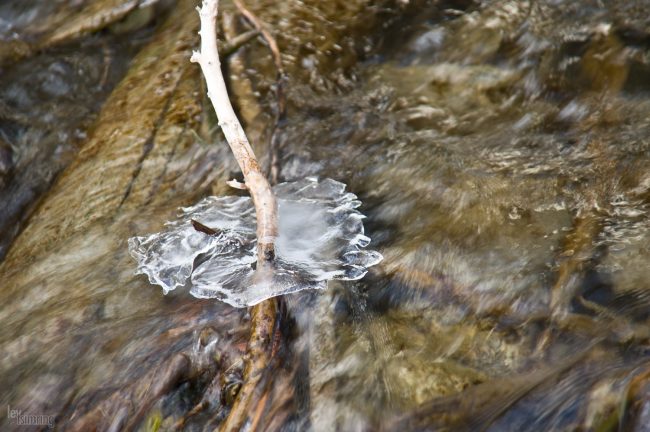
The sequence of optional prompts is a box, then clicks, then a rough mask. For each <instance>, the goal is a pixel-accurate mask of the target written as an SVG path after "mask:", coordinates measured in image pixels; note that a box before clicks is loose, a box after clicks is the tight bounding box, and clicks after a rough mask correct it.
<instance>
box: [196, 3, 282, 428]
mask: <svg viewBox="0 0 650 432" xmlns="http://www.w3.org/2000/svg"><path fill="white" fill-rule="evenodd" d="M218 6H219V1H218V0H203V4H202V6H201V8H200V9H198V11H199V16H200V18H201V30H200V31H199V34H200V35H201V51H195V52H194V53H193V54H192V58H191V61H192V62H195V63H198V64H199V65H200V66H201V70H202V71H203V75H204V76H205V80H206V83H207V87H208V97H209V98H210V101H211V102H212V105H213V106H214V110H215V111H216V113H217V118H218V119H219V124H220V125H221V129H222V130H223V134H224V136H225V137H226V141H228V145H230V149H231V150H232V152H233V154H234V155H235V158H236V159H237V163H238V164H239V167H240V168H241V170H242V172H243V173H244V181H245V182H246V187H247V188H248V190H249V192H250V194H251V197H252V198H253V204H254V205H255V213H256V218H257V270H256V271H257V273H258V275H261V276H262V277H268V276H269V275H272V272H273V268H272V264H273V260H274V258H275V239H276V237H277V235H278V221H277V203H276V201H275V196H274V195H273V192H272V191H271V186H270V185H269V182H268V181H267V180H266V177H264V175H263V174H262V171H261V169H260V166H259V164H258V162H257V159H256V158H255V154H254V153H253V149H252V148H251V145H250V143H249V142H248V138H246V134H245V133H244V129H243V128H242V126H241V124H240V123H239V120H238V119H237V116H236V115H235V112H234V110H233V108H232V105H231V103H230V99H229V98H228V92H227V90H226V83H225V82H224V79H223V74H222V73H221V63H220V61H219V52H218V51H217V12H218ZM276 314H277V307H276V301H275V299H269V300H266V301H263V302H261V303H259V304H257V305H256V306H254V307H253V309H252V311H251V333H250V337H249V340H248V347H247V351H248V352H247V360H246V367H245V369H244V384H243V385H242V387H241V389H240V390H239V393H238V394H237V399H236V400H235V402H234V404H233V406H232V408H231V410H230V413H229V415H228V417H227V418H226V420H225V421H224V422H223V423H222V425H221V428H220V429H221V430H222V431H236V430H241V429H242V427H243V426H244V425H245V424H246V423H247V422H249V421H250V420H249V417H250V414H251V413H252V412H254V410H252V406H253V404H254V401H255V399H256V397H257V396H258V386H260V384H263V383H265V380H264V379H263V378H264V372H265V371H266V370H267V367H268V365H269V363H270V359H271V357H272V355H271V348H272V341H273V334H274V332H275V326H276Z"/></svg>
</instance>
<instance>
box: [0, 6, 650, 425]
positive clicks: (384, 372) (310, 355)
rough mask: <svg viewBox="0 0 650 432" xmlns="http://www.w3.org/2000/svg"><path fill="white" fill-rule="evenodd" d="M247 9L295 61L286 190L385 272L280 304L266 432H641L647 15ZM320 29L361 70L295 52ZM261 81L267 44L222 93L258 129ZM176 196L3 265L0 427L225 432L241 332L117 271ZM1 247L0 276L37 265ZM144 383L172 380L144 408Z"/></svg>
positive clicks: (580, 9) (218, 309)
mask: <svg viewBox="0 0 650 432" xmlns="http://www.w3.org/2000/svg"><path fill="white" fill-rule="evenodd" d="M250 3H253V2H250ZM263 3H264V2H260V3H259V4H255V5H251V8H252V9H254V10H255V12H256V13H258V14H259V15H260V17H262V18H263V19H265V20H266V21H267V22H268V23H269V25H270V26H271V27H272V28H281V29H282V30H283V31H284V33H283V36H282V38H280V42H281V49H283V55H284V56H285V58H284V61H285V62H287V63H288V64H289V63H290V64H291V65H293V66H294V68H295V65H296V63H295V59H296V58H301V59H304V61H303V63H302V64H303V66H301V68H303V67H304V69H300V71H299V72H295V73H293V72H291V70H292V69H291V67H288V70H289V71H290V72H291V73H293V75H291V76H290V78H292V79H290V85H289V87H288V90H289V93H288V100H289V113H288V119H287V123H286V124H284V125H283V136H282V143H283V145H282V146H281V161H282V163H281V166H282V170H281V177H282V178H283V180H288V181H293V180H297V179H300V178H304V177H306V176H318V177H321V178H323V177H330V178H334V179H337V180H340V181H343V182H345V183H347V184H348V185H349V190H350V191H352V192H353V193H355V194H357V195H358V196H359V198H360V199H361V200H362V201H363V203H364V205H363V206H362V207H361V209H360V210H361V211H362V212H363V214H365V215H367V216H368V218H367V220H366V223H365V225H366V232H367V234H368V235H369V236H370V237H372V239H373V244H372V247H373V248H375V249H377V250H379V251H380V252H381V253H382V255H383V256H384V261H383V262H382V263H381V264H380V265H378V266H377V267H374V268H373V269H371V271H370V272H369V274H368V275H366V277H365V278H364V279H362V280H360V281H346V282H343V281H337V282H331V283H330V284H329V289H328V290H326V291H324V292H303V293H299V294H294V295H289V296H287V297H286V298H285V311H284V312H283V316H282V320H281V321H282V322H283V323H284V325H285V326H286V329H285V331H284V333H283V336H284V347H285V351H282V354H281V355H280V357H279V358H280V360H279V363H281V367H279V369H278V370H276V371H274V374H273V378H272V382H274V383H275V386H276V387H275V390H274V391H275V392H273V391H272V390H269V392H270V393H269V394H271V396H270V397H269V399H268V400H267V402H266V403H267V405H266V408H265V411H264V413H265V418H266V419H267V420H265V422H263V423H261V424H263V425H266V427H267V428H269V429H279V430H291V429H290V428H291V427H294V428H298V429H301V430H302V429H306V428H312V429H313V430H378V429H382V428H383V429H385V430H399V429H402V430H481V429H485V430H495V431H497V430H576V429H581V430H615V429H617V428H619V427H620V428H622V429H625V430H638V431H641V430H645V429H644V428H645V427H647V424H648V423H649V422H650V414H649V413H650V384H649V381H648V377H650V372H649V368H648V364H649V363H648V362H649V361H650V357H649V354H650V352H649V351H648V338H649V337H650V327H649V326H648V324H649V323H648V319H649V318H650V313H649V312H650V285H649V282H648V281H650V265H648V263H649V262H650V249H649V247H648V244H650V238H649V235H650V230H649V228H650V222H649V220H650V219H649V218H648V211H650V201H649V200H650V171H649V170H648V166H649V162H650V161H649V160H648V159H649V156H650V146H649V143H650V140H649V139H648V137H650V121H649V120H648V119H650V91H649V90H650V78H649V77H650V75H649V74H648V72H650V60H649V58H650V57H649V55H650V42H649V41H650V33H648V21H647V13H645V12H644V11H645V10H646V9H647V4H646V2H644V1H629V2H606V4H603V3H602V2H597V1H590V0H581V1H577V2H562V1H535V2H532V1H531V2H527V1H526V2H519V1H517V2H515V1H512V2H509V1H486V2H465V1H457V2H456V1H446V2H443V4H441V5H430V4H429V3H427V2H424V3H422V4H420V3H418V2H413V3H414V4H415V3H418V4H417V6H418V7H419V8H420V9H419V11H418V13H413V11H412V10H410V9H408V7H406V6H403V5H402V6H398V5H396V4H393V3H392V2H385V4H386V5H388V6H390V8H388V9H386V11H390V14H388V12H385V11H375V12H376V16H377V17H379V18H377V19H378V20H379V21H380V22H381V20H382V19H385V20H386V21H385V22H386V25H385V26H384V30H382V31H383V32H384V33H381V32H377V31H376V30H377V28H375V27H372V26H370V24H368V26H364V25H362V24H361V23H359V22H358V21H355V19H354V18H351V17H350V16H348V15H345V14H344V15H342V17H341V18H340V21H336V19H337V18H336V15H333V12H332V11H329V9H328V7H327V6H326V5H327V4H329V2H316V3H314V2H287V5H286V8H287V11H285V13H286V16H287V17H288V18H287V19H286V20H284V21H282V20H281V19H280V18H278V16H277V14H278V9H274V8H273V7H271V6H267V7H266V8H265V7H264V6H265V5H264V4H263ZM399 3H400V4H402V3H404V2H399ZM407 3H408V2H407ZM363 4H365V3H364V2H361V1H360V2H350V5H355V6H358V5H363ZM350 8H352V6H350ZM383 13H386V14H387V15H382V14H383ZM373 16H375V15H373ZM396 17H397V18H396ZM328 20H329V21H328ZM324 22H325V23H329V24H328V26H331V27H328V28H330V32H329V33H328V35H329V36H331V37H338V36H337V35H339V33H341V32H343V30H345V29H346V28H347V29H351V30H349V31H350V34H351V35H353V36H354V37H355V38H356V39H357V40H361V39H362V38H366V39H363V40H364V41H365V42H367V45H368V49H367V50H364V49H361V50H357V48H358V45H354V44H349V45H345V44H343V42H341V44H342V45H340V46H339V45H337V44H336V42H334V41H325V42H323V44H322V46H318V45H316V44H314V43H312V41H311V39H309V38H310V37H311V36H310V34H311V33H313V32H308V31H307V30H306V29H308V28H309V26H312V27H316V28H318V26H323V25H324V24H323V23H324ZM332 23H336V25H335V24H332ZM337 25H338V27H337ZM292 26H293V27H296V28H297V30H295V31H294V32H293V33H292V31H291V28H293V27H292ZM370 29H372V30H373V36H368V35H367V34H364V31H365V32H367V31H369V30H370ZM292 35H294V36H295V39H292ZM296 35H297V36H296ZM377 35H380V36H377ZM300 38H304V39H305V40H307V42H305V41H304V40H302V39H300ZM348 38H349V37H348V36H346V37H342V40H343V41H349V39H348ZM336 46H339V49H340V50H341V51H340V52H341V53H342V54H341V60H340V61H336V60H332V59H331V56H334V55H335V52H336V50H337V49H336ZM350 53H355V55H356V56H358V57H359V58H360V59H361V61H359V62H358V63H356V57H355V62H350V61H349V60H350V56H351V54H350ZM267 60H268V57H267V52H266V51H265V48H264V47H263V46H262V45H254V46H250V47H247V48H246V50H245V51H244V52H242V53H240V54H239V56H238V57H237V58H236V59H235V61H237V62H240V66H242V67H241V68H240V69H239V70H242V71H243V73H244V75H243V76H238V77H237V79H238V80H240V82H239V84H241V81H245V80H250V83H251V85H252V86H253V89H252V90H253V92H258V93H259V95H260V97H261V98H262V102H261V103H262V108H263V109H265V108H266V107H267V106H272V105H273V101H272V99H271V95H272V93H273V92H272V91H271V90H272V88H273V87H272V86H273V83H274V79H275V76H274V74H273V71H272V70H270V69H268V68H269V65H268V64H267V65H266V66H261V65H262V64H266V63H267ZM27 61H29V60H26V62H27ZM319 65H322V66H319ZM319 67H320V68H319ZM305 72H306V73H305ZM48 76H49V75H48ZM51 76H52V77H53V79H54V78H55V77H56V76H57V75H56V71H53V73H52V74H51ZM192 79H195V78H192ZM190 81H191V80H190ZM239 84H237V86H235V87H236V88H238V89H240V88H242V87H241V86H239ZM2 88H3V89H7V88H9V87H8V86H7V85H3V87H2ZM5 91H6V90H5ZM3 94H4V93H3ZM240 100H241V101H247V102H250V100H249V99H245V95H244V96H242V99H240ZM240 103H242V102H240ZM0 115H1V113H0ZM170 117H171V116H170ZM257 120H258V121H259V122H262V124H264V123H263V122H264V121H268V118H266V117H265V116H264V115H261V116H258V118H257ZM251 127H252V128H253V129H255V127H259V128H262V126H255V125H251ZM35 129H36V126H34V130H35ZM7 130H11V129H6V128H3V129H0V131H4V132H3V133H5V134H6V133H7V132H6V131H7ZM30 130H32V129H30ZM170 130H172V129H170ZM196 130H198V131H200V128H199V127H197V128H196ZM166 134H171V132H166ZM260 135H262V136H263V133H260ZM165 136H167V135H165ZM199 136H200V134H199V135H193V136H192V140H194V143H193V144H192V145H194V146H196V145H198V146H201V145H202V144H201V139H200V138H198V137H199ZM0 138H2V136H0ZM153 148H154V150H152V152H153V153H152V154H154V153H155V151H160V150H159V149H161V148H164V147H161V146H160V145H158V144H157V145H156V146H154V147H153ZM192 148H194V147H192V146H189V147H188V149H185V153H183V154H184V155H183V156H176V153H173V152H169V153H164V154H165V155H166V156H165V157H166V158H167V159H165V158H163V159H162V160H166V161H167V162H168V163H169V165H168V166H169V169H170V172H171V173H174V174H173V175H172V174H170V173H169V172H168V173H166V174H161V175H160V178H163V179H166V178H167V177H165V176H170V175H171V176H172V177H173V176H174V175H176V176H180V177H181V178H193V176H199V177H201V175H199V174H197V173H203V172H204V168H202V167H201V164H200V158H199V161H196V160H194V159H192V160H194V162H192V163H185V164H183V163H181V162H177V161H184V160H185V159H187V158H191V157H190V156H187V154H188V153H191V150H189V149H192ZM109 154H110V153H109ZM168 154H171V155H169V156H167V155H168ZM201 154H205V153H201ZM141 155H142V152H141V151H140V149H138V152H137V154H136V156H135V159H138V158H139V157H143V158H144V159H145V164H144V165H143V167H144V168H143V169H144V170H146V169H147V166H148V165H147V164H146V158H147V157H148V153H145V154H144V156H141ZM175 158H178V159H175ZM184 158H185V159H184ZM224 160H225V159H224ZM166 166H167V165H166ZM228 169H230V168H228ZM126 172H127V173H128V175H129V176H130V175H131V174H132V171H128V170H127V171H126ZM181 172H183V174H180V173H181ZM120 175H121V174H120ZM136 176H137V174H136ZM182 176H185V177H182ZM151 178H152V179H153V180H147V181H148V182H150V183H151V184H158V183H156V181H158V180H155V179H156V178H158V177H156V176H155V175H151ZM214 178H215V177H211V179H214ZM147 179H149V177H147ZM143 181H144V180H143ZM147 181H145V184H146V185H149V184H150V183H147ZM165 181H167V180H164V181H162V180H161V184H167V183H165ZM134 184H135V185H136V186H134V187H135V188H137V182H135V183H134ZM169 184H174V185H177V184H178V182H176V180H170V181H169ZM193 184H204V183H201V182H200V181H198V182H194V183H193ZM129 187H130V186H129ZM174 187H176V186H174ZM130 190H131V189H129V191H130ZM154 190H156V189H154ZM159 190H161V191H163V192H164V191H165V189H164V187H162V186H161V187H160V189H159ZM173 190H174V191H175V192H174V194H171V195H169V194H168V195H165V196H166V197H169V196H174V197H175V198H174V199H170V200H167V201H165V200H162V199H159V200H158V201H156V198H150V200H149V201H147V200H146V199H144V198H141V196H140V195H138V191H137V189H133V191H132V192H131V194H132V195H130V197H132V198H129V199H133V200H135V202H137V203H144V204H140V207H138V206H136V204H132V205H131V207H129V206H127V209H126V210H124V211H121V210H120V211H121V213H120V212H116V213H115V214H113V213H110V215H111V216H110V217H107V218H105V219H97V220H98V221H99V222H92V223H91V222H88V224H89V225H87V227H86V228H85V229H84V230H82V231H72V232H74V235H71V236H69V237H68V238H67V240H66V241H65V242H64V243H63V244H59V245H58V246H57V247H56V248H54V249H52V248H50V249H49V250H46V252H43V253H41V254H31V253H32V252H31V251H32V249H29V248H27V249H26V250H27V251H28V252H29V254H31V255H29V254H28V255H27V256H26V257H25V261H24V263H23V264H22V267H20V268H19V266H18V263H19V262H20V261H19V260H17V258H16V254H17V253H18V252H13V253H14V254H13V255H11V253H12V252H10V256H11V258H10V260H11V261H9V263H10V264H11V268H8V264H7V263H5V266H4V267H3V268H2V275H3V279H4V280H8V281H9V282H10V285H9V286H8V287H7V288H5V289H3V291H2V292H1V293H0V297H1V298H2V302H3V303H2V304H3V308H2V309H1V310H0V323H1V324H2V331H1V332H0V344H1V345H2V351H3V353H4V354H3V356H2V373H1V374H0V384H2V388H4V389H11V390H8V391H7V390H5V391H4V392H3V395H2V396H3V398H2V402H3V403H4V402H6V403H10V404H11V405H12V407H13V406H16V407H18V406H21V407H25V409H27V408H28V407H29V408H30V409H33V410H35V411H37V410H40V411H41V412H44V413H47V414H49V413H61V417H60V419H61V424H68V423H67V422H68V421H69V420H70V419H71V418H72V415H73V414H74V415H76V416H78V417H80V416H82V415H86V417H85V418H86V420H85V421H87V423H83V424H85V425H91V424H93V423H92V421H93V420H96V417H92V414H93V413H94V412H95V413H96V412H97V411H93V410H94V409H97V407H103V409H106V410H108V412H111V413H112V414H111V419H117V420H115V421H116V422H117V423H116V424H117V425H118V426H125V425H134V424H135V425H137V424H138V422H139V421H143V422H149V423H148V424H160V425H162V427H163V428H171V427H172V426H173V425H175V424H177V422H178V421H179V419H180V418H182V417H183V416H187V413H188V412H190V411H191V410H192V409H193V408H194V407H196V406H199V404H200V402H201V401H203V400H209V401H211V402H210V403H208V404H207V405H206V406H207V407H208V409H205V411H201V412H200V413H199V414H193V415H192V416H190V418H189V420H187V423H185V425H186V426H187V427H188V428H189V429H190V430H194V429H192V428H195V429H196V430H202V429H204V428H205V429H208V428H210V427H213V426H215V425H217V424H218V423H219V421H220V420H221V419H222V418H223V416H224V415H225V413H226V412H227V407H228V405H229V404H230V403H232V399H233V393H235V394H236V389H237V388H238V387H237V386H238V379H240V375H239V374H241V356H242V353H243V350H244V349H245V338H246V325H247V321H246V315H245V312H244V311H240V310H235V309H232V308H229V307H227V306H221V305H220V304H219V303H215V302H209V301H198V300H193V299H191V298H189V297H188V296H187V295H186V294H183V293H177V292H176V291H175V292H174V295H173V296H172V297H169V296H167V297H163V296H162V295H161V294H160V293H159V290H157V289H154V288H153V287H151V286H149V285H148V284H147V281H146V278H142V277H135V276H134V275H133V270H134V265H133V263H132V261H131V260H130V259H129V258H128V252H127V250H126V243H125V242H126V239H127V238H128V237H129V236H132V235H134V234H136V233H142V232H151V231H155V230H157V229H159V228H160V226H161V225H162V223H163V222H164V221H165V220H168V219H169V217H170V215H171V214H172V213H173V211H174V209H175V208H176V206H178V205H182V204H187V203H188V202H192V199H191V198H193V196H190V195H193V194H194V195H196V194H207V193H208V192H209V191H207V190H206V188H205V187H204V188H203V189H201V188H200V187H199V188H196V190H193V191H191V192H189V191H188V190H187V189H182V188H178V189H173ZM127 195H128V194H127ZM143 195H144V194H143ZM120 196H121V195H120ZM151 196H155V194H152V195H151ZM138 200H139V201H138ZM151 200H153V201H151ZM118 201H119V200H118ZM126 202H127V203H128V202H129V201H128V200H127V201H126ZM154 204H155V205H154ZM48 205H49V204H48ZM46 207H47V206H46ZM127 210H128V211H127ZM42 211H43V212H46V211H47V208H46V209H45V210H42ZM43 214H46V215H47V213H43ZM89 220H91V221H94V220H95V219H94V218H93V216H92V215H91V216H89ZM84 221H85V219H84ZM83 223H84V224H85V223H86V222H83ZM66 229H68V230H69V228H66ZM30 232H31V233H38V231H36V230H32V231H30ZM47 238H48V239H51V238H52V237H51V236H49V237H47ZM19 240H20V238H19ZM21 241H22V243H19V244H18V246H15V247H17V248H19V249H15V250H18V251H19V252H20V251H22V249H20V248H21V247H23V246H22V245H23V244H35V240H30V241H28V240H24V239H23V240H21ZM48 241H51V240H48ZM25 242H26V243H25ZM48 244H49V243H48ZM45 246H46V247H49V246H47V244H46V245H45ZM52 251H54V252H52ZM206 328H208V329H210V330H206ZM214 341H216V342H214ZM215 344H216V345H215ZM208 346H210V347H214V346H216V347H217V348H215V350H216V351H211V350H212V349H213V348H209V349H208V348H207V347H208ZM217 352H218V353H217ZM179 353H181V354H182V355H183V356H185V357H184V358H187V359H189V360H188V363H187V365H185V366H183V365H184V364H185V363H183V361H180V360H174V357H173V356H174V355H175V354H179ZM169 365H175V366H174V367H171V366H169ZM206 365H210V366H206ZM152 371H153V372H152ZM156 371H157V372H156ZM161 371H162V372H161ZM147 374H150V375H147ZM151 374H153V376H156V377H158V376H161V375H164V376H166V377H173V379H172V378H169V379H167V380H165V381H164V382H165V383H166V386H160V387H159V388H158V390H157V391H156V392H154V393H155V394H153V395H152V394H151V393H147V396H146V397H143V396H142V394H143V391H142V390H141V388H140V387H139V386H144V385H146V384H147V383H149V384H150V383H151V381H152V378H151ZM156 374H158V375H156ZM215 377H217V378H215ZM129 384H130V385H129ZM270 387H271V388H273V386H270ZM139 392H140V393H139ZM144 393H146V392H144ZM280 394H282V395H280ZM53 395H58V396H57V397H54V396H53ZM116 395H122V396H121V397H124V395H131V396H133V395H139V396H138V400H140V401H142V402H141V405H142V406H140V407H139V409H138V410H135V411H133V410H132V409H131V408H129V409H127V408H124V405H120V404H119V403H117V402H115V399H116V398H118V399H119V397H120V396H116ZM288 399H290V400H291V401H292V402H291V403H289V402H287V400H288ZM107 401H108V402H107ZM102 404H104V405H102ZM124 410H126V411H124ZM125 413H128V415H127V414H125ZM95 415H97V414H95ZM97 422H98V421H96V423H97ZM129 422H130V423H129ZM152 422H153V423H152ZM156 422H158V423H156ZM142 424H145V423H142ZM78 425H79V423H77V427H79V426H78ZM133 427H135V426H133Z"/></svg>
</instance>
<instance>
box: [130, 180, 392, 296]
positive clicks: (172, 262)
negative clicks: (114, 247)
mask: <svg viewBox="0 0 650 432" xmlns="http://www.w3.org/2000/svg"><path fill="white" fill-rule="evenodd" d="M273 189H274V192H275V195H276V198H277V201H278V212H279V213H278V222H279V230H278V231H279V235H278V238H277V239H276V245H275V246H276V259H275V266H274V268H273V270H272V272H271V274H270V275H265V274H262V271H263V270H262V269H260V270H255V263H256V236H255V226H256V223H255V210H254V207H253V203H252V201H251V199H250V198H249V197H232V196H230V197H208V198H205V199H203V200H201V201H200V202H199V203H197V204H196V205H194V206H192V207H186V208H183V209H181V212H180V214H179V218H178V220H176V221H172V222H168V223H167V227H168V229H167V230H165V231H163V232H161V233H156V234H152V235H149V236H143V237H133V238H131V239H129V251H130V253H131V255H132V256H133V257H134V258H135V259H136V260H137V261H138V269H137V272H136V273H142V274H146V275H147V276H148V277H149V281H150V282H151V283H153V284H158V285H160V286H161V287H162V288H163V291H164V292H165V294H167V293H168V292H169V291H171V290H173V289H175V288H177V287H179V286H185V285H189V287H190V293H191V294H192V295H194V296H195V297H199V298H216V299H219V300H222V301H224V302H226V303H229V304H231V305H233V306H236V307H246V306H252V305H255V304H257V303H259V302H261V301H263V300H266V299H268V298H271V297H275V296H278V295H282V294H289V293H293V292H297V291H301V290H304V289H323V288H325V287H326V285H327V281H328V280H331V279H341V280H356V279H360V278H362V277H363V276H364V275H365V274H366V272H367V268H368V267H370V266H373V265H375V264H377V263H379V262H380V261H381V260H382V256H381V254H379V253H378V252H375V251H371V250H366V249H363V248H365V247H366V246H367V245H368V244H369V243H370V238H368V237H366V236H365V235H364V230H363V222H362V220H363V218H364V216H363V215H362V214H361V213H360V212H359V211H358V210H357V207H359V206H360V205H361V202H360V201H359V200H357V197H356V195H354V194H352V193H346V192H345V184H343V183H340V182H337V181H335V180H331V179H323V180H317V179H315V178H307V179H303V180H300V181H297V182H288V183H282V184H279V185H277V186H275V187H274V188H273ZM192 220H195V221H198V222H200V223H201V224H203V225H205V226H207V227H209V228H211V229H212V230H214V231H215V232H216V233H215V234H206V233H204V232H201V231H198V230H196V229H195V228H194V227H193V225H192Z"/></svg>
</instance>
